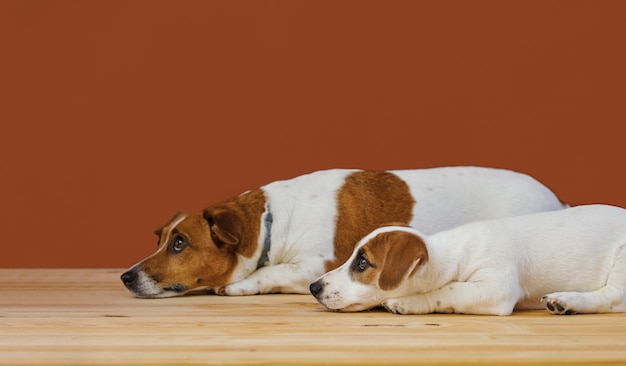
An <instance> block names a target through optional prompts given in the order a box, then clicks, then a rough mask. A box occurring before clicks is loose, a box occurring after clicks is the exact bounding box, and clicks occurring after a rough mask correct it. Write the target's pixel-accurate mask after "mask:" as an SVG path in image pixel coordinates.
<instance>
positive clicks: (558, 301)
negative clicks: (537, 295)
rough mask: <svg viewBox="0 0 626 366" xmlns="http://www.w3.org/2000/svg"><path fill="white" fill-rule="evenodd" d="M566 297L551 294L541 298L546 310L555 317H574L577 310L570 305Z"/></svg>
mask: <svg viewBox="0 0 626 366" xmlns="http://www.w3.org/2000/svg"><path fill="white" fill-rule="evenodd" d="M565 297H566V296H559V294H549V295H545V296H543V297H542V298H541V302H543V303H544V304H546V309H548V311H549V312H550V313H551V314H554V315H574V314H576V310H574V309H573V308H572V306H571V305H569V304H568V301H567V300H566V299H565Z"/></svg>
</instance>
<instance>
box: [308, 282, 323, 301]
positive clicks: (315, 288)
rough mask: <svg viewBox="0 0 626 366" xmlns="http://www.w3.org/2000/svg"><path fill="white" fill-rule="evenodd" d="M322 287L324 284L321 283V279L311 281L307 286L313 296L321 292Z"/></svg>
mask: <svg viewBox="0 0 626 366" xmlns="http://www.w3.org/2000/svg"><path fill="white" fill-rule="evenodd" d="M323 289H324V285H323V284H322V281H320V280H318V281H315V282H313V283H312V284H311V285H310V286H309V291H311V294H312V295H313V296H315V297H317V296H318V295H319V294H320V293H321V292H322V290H323Z"/></svg>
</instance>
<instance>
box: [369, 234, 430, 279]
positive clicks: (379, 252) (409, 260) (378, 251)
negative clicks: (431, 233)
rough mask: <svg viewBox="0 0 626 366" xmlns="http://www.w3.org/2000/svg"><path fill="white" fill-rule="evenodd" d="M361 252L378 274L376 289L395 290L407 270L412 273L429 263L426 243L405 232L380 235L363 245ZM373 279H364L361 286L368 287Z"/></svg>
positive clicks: (370, 276) (370, 277) (372, 277)
mask: <svg viewBox="0 0 626 366" xmlns="http://www.w3.org/2000/svg"><path fill="white" fill-rule="evenodd" d="M362 250H363V252H364V255H365V257H366V258H368V260H369V261H370V263H371V264H372V267H374V271H372V272H377V274H378V287H379V288H380V289H382V290H385V291H388V290H393V289H394V288H396V287H398V286H399V285H400V283H401V282H402V280H403V279H404V278H405V277H406V276H407V274H408V272H409V270H412V271H411V274H413V273H415V271H416V268H417V267H418V266H421V265H423V264H424V263H426V262H427V261H428V251H427V249H426V244H424V242H423V241H422V239H421V238H420V237H418V236H416V235H414V234H411V233H407V232H404V231H390V232H387V233H382V234H379V235H377V236H376V237H375V238H373V239H372V240H371V241H370V242H369V243H367V244H365V245H364V246H363V247H362ZM418 259H420V262H419V264H418V266H416V267H415V268H413V265H414V263H415V261H416V260H418ZM374 278H375V277H374V276H373V275H372V274H370V275H369V276H368V277H367V278H363V280H365V281H366V282H363V283H368V284H371V283H373V281H374ZM359 280H361V279H359Z"/></svg>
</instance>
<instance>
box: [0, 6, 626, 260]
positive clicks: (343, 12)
mask: <svg viewBox="0 0 626 366" xmlns="http://www.w3.org/2000/svg"><path fill="white" fill-rule="evenodd" d="M625 14H626V2H624V1H428V2H426V1H167V2H165V1H152V0H150V1H126V0H124V1H115V0H106V1H98V0H96V1H61V0H55V1H29V0H15V1H13V0H0V47H1V49H0V92H1V95H0V119H1V125H2V134H1V137H0V138H1V141H0V142H1V145H0V169H1V170H0V172H1V174H2V175H1V177H0V200H1V201H0V227H1V229H2V235H1V238H2V251H1V254H0V267H127V266H130V265H131V264H133V263H135V262H137V261H138V260H139V259H141V258H142V257H144V256H145V255H148V254H150V253H151V252H152V251H153V250H154V249H156V237H155V236H154V234H153V233H152V232H153V230H154V229H156V228H157V227H158V226H160V225H161V224H163V223H164V222H165V221H166V220H167V219H169V217H170V216H171V215H172V214H173V213H174V212H176V211H178V210H200V209H202V208H203V207H205V206H207V205H208V204H211V203H214V202H217V201H220V200H223V199H226V198H229V197H232V196H235V195H238V194H239V193H241V192H242V191H244V190H247V189H251V188H256V187H258V186H260V185H263V184H265V183H268V182H270V181H273V180H277V179H285V178H290V177H293V176H296V175H299V174H302V173H307V172H310V171H314V170H318V169H326V168H334V167H354V168H368V169H395V168H421V167H432V166H440V165H485V166H493V167H503V168H509V169H514V170H518V171H522V172H526V173H529V174H531V175H533V176H535V177H536V178H538V179H539V180H541V181H542V182H544V183H545V184H546V185H548V186H549V187H550V188H552V189H553V190H554V191H555V192H556V193H557V194H558V195H559V196H560V197H561V198H562V199H563V200H565V201H568V202H572V203H577V204H580V203H597V202H600V203H610V204H615V205H619V206H626V192H625V190H626V172H625V169H624V158H625V157H626V66H625V65H626V22H625V21H624V15H625Z"/></svg>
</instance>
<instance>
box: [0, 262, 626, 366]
mask: <svg viewBox="0 0 626 366" xmlns="http://www.w3.org/2000/svg"><path fill="white" fill-rule="evenodd" d="M121 272H122V270H121V269H120V270H117V269H112V270H107V269H86V270H77V269H73V270H49V269H46V270H43V269H42V270H32V269H31V270H22V269H0V364H2V365H9V364H10V365H31V364H32V365H35V364H36V365H81V364H111V365H122V364H124V365H144V364H145V365H167V364H207V365H211V364H221V365H266V364H289V365H295V364H306V365H309V364H311V365H312V364H344V365H348V364H359V365H370V364H382V363H386V364H438V365H454V364H466V363H479V364H494V365H495V364H497V365H521V364H524V365H527V364H540V363H546V364H552V365H554V364H576V363H578V364H626V314H598V315H575V316H553V315H549V314H548V313H547V312H544V311H525V312H516V313H514V314H513V315H512V316H509V317H497V316H469V315H438V314H433V315H424V316H400V315H393V314H390V313H387V312H384V311H378V310H376V311H371V312H362V313H348V314H343V313H332V312H328V311H325V310H324V309H323V308H322V306H321V305H319V304H317V303H316V302H315V300H314V299H313V298H312V297H311V296H307V295H263V296H247V297H220V296H214V295H202V296H188V297H181V298H172V299H159V300H145V299H137V298H134V297H132V296H131V295H130V294H129V293H128V292H127V291H126V289H124V288H123V286H122V284H121V282H120V281H119V275H120V274H121Z"/></svg>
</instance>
